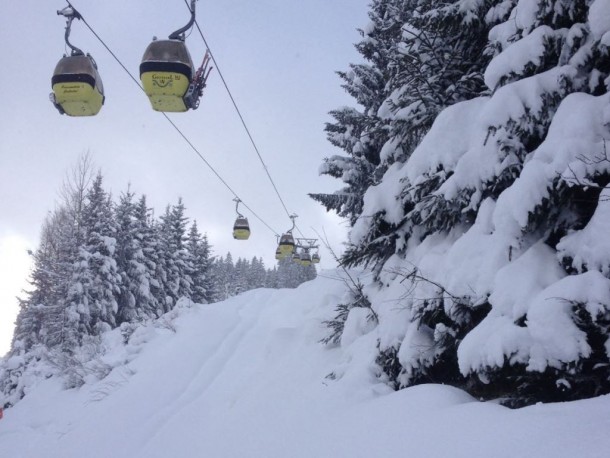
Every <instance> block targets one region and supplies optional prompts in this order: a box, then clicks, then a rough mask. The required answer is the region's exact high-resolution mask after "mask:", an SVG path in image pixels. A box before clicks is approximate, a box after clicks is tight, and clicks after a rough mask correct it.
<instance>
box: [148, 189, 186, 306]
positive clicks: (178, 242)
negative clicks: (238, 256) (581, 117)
mask: <svg viewBox="0 0 610 458" xmlns="http://www.w3.org/2000/svg"><path fill="white" fill-rule="evenodd" d="M184 212H185V207H184V204H183V202H182V199H179V200H178V204H176V205H174V206H172V207H170V206H169V205H168V206H167V208H166V209H165V214H164V215H163V216H161V222H160V224H158V225H157V236H158V239H159V244H158V248H159V272H158V277H157V278H158V280H159V282H160V284H161V291H162V293H163V295H164V297H163V298H160V299H161V300H160V302H161V303H162V304H164V312H168V311H170V310H171V309H172V308H173V307H174V305H176V302H177V301H178V299H180V298H181V297H183V296H184V297H189V298H190V297H191V294H192V290H191V288H192V282H193V281H192V278H191V277H190V273H191V272H192V270H193V265H192V262H191V259H190V255H189V252H188V250H187V248H186V242H187V233H186V227H187V224H188V218H187V217H186V216H185V215H184Z"/></svg>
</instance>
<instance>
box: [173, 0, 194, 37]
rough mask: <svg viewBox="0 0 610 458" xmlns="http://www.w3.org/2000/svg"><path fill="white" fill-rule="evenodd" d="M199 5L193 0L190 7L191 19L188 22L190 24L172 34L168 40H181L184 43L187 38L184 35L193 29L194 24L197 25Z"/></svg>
mask: <svg viewBox="0 0 610 458" xmlns="http://www.w3.org/2000/svg"><path fill="white" fill-rule="evenodd" d="M196 3H197V0H191V6H190V10H191V19H190V20H189V21H188V23H187V24H186V25H185V26H184V27H182V28H180V29H178V30H176V31H175V32H174V33H172V34H171V35H170V36H169V37H168V38H169V39H170V40H181V41H184V39H185V37H184V33H185V32H186V31H187V30H189V29H190V28H191V27H193V24H194V23H195V4H196Z"/></svg>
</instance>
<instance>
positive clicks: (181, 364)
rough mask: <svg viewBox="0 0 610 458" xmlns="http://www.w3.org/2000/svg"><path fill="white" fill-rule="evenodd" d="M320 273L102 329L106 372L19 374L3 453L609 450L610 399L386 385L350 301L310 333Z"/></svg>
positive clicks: (592, 453)
mask: <svg viewBox="0 0 610 458" xmlns="http://www.w3.org/2000/svg"><path fill="white" fill-rule="evenodd" d="M323 275H324V276H325V277H327V278H322V277H319V278H318V279H316V280H314V281H312V282H308V283H305V284H303V285H302V286H301V287H299V288H298V289H296V290H270V289H261V290H253V291H249V292H247V293H245V294H243V295H240V296H237V297H234V298H232V299H229V300H227V301H225V302H221V303H217V304H212V305H196V304H189V303H188V302H187V301H183V302H181V304H180V306H179V307H177V308H176V309H175V310H174V311H172V312H170V313H169V314H167V315H165V316H163V317H162V318H161V319H159V320H157V321H156V322H155V323H151V324H149V325H146V326H142V327H139V328H137V329H135V330H134V331H133V332H132V333H131V334H130V335H129V336H128V338H125V333H124V332H123V333H122V332H121V330H120V329H116V330H113V331H110V332H108V333H106V334H104V336H103V347H104V349H105V350H104V352H103V355H102V356H101V357H100V358H101V360H102V361H103V362H104V363H105V364H107V365H109V366H111V367H112V370H111V372H110V373H109V374H108V376H106V377H105V378H103V379H101V380H96V379H89V380H86V381H85V382H86V383H85V384H84V385H83V386H82V387H80V388H78V389H70V390H65V389H63V387H62V381H61V379H60V378H58V377H52V378H49V379H45V378H44V377H42V378H37V379H35V380H34V379H32V380H30V382H31V384H30V385H29V386H28V388H27V395H26V396H25V397H24V398H23V400H21V401H20V402H18V403H17V404H16V405H15V406H14V407H12V408H10V409H7V410H6V411H5V416H4V419H2V420H1V421H0V450H2V455H3V456H10V457H14V458H16V457H23V458H25V457H37V456H42V455H44V456H47V457H57V458H59V457H61V458H72V457H74V458H76V457H82V456H87V457H90V458H95V457H109V456H113V457H116V458H120V457H131V458H133V457H142V458H144V457H146V458H154V457H168V456H171V457H194V456H213V457H223V458H228V457H241V458H243V457H265V458H273V457H282V458H285V457H291V458H298V457H303V458H305V457H308V458H311V457H317V458H322V457H343V456H345V457H347V456H349V457H351V458H353V457H372V456H374V457H395V456H412V457H426V458H433V457H447V456H452V457H470V458H472V457H475V458H476V457H488V456H494V457H515V456H537V457H539V458H543V457H554V458H557V457H573V456H586V457H591V458H592V457H602V456H606V453H607V452H606V451H607V449H608V447H609V446H610V438H609V437H608V435H607V431H608V428H610V417H608V415H607V412H608V409H609V408H610V398H609V397H601V398H598V399H595V400H586V401H578V402H574V403H567V404H555V405H536V406H532V407H528V408H524V409H521V410H518V411H512V410H509V409H507V408H504V407H501V406H499V405H497V404H495V403H493V402H487V403H481V402H478V401H477V400H475V399H473V398H472V397H470V396H469V395H467V394H465V393H464V392H462V391H459V390H457V389H455V388H450V387H446V386H440V385H423V386H417V387H413V388H408V389H405V390H402V391H400V392H393V391H392V390H390V389H389V388H388V387H387V385H385V384H384V383H381V382H380V380H379V379H378V375H379V370H378V368H377V367H376V365H375V364H374V358H375V352H374V351H371V350H370V348H371V345H370V341H371V339H375V338H377V336H376V331H375V330H372V329H371V327H370V326H369V327H367V326H366V325H363V320H361V319H360V318H362V317H360V318H359V317H358V315H359V314H358V313H357V312H354V317H351V318H350V320H351V322H352V323H351V324H349V325H346V329H347V327H349V331H348V332H346V333H345V335H344V338H343V339H342V341H341V345H340V346H336V347H334V348H328V347H325V346H323V345H321V344H320V343H319V342H318V341H319V340H320V339H321V338H323V337H324V336H325V335H326V333H327V332H328V330H327V329H326V328H325V327H324V326H323V325H322V324H321V323H322V321H324V320H327V319H328V318H329V317H331V316H332V315H333V311H334V308H335V307H336V304H337V303H339V302H340V301H341V300H342V299H343V295H344V294H345V289H346V288H345V285H344V284H343V283H342V282H341V281H336V280H335V279H333V278H328V277H335V278H336V277H338V276H339V274H338V273H337V272H324V273H323ZM354 310H356V309H354ZM364 321H366V320H364Z"/></svg>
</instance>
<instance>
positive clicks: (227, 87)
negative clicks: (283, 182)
mask: <svg viewBox="0 0 610 458" xmlns="http://www.w3.org/2000/svg"><path fill="white" fill-rule="evenodd" d="M184 3H185V4H186V6H187V8H188V9H189V11H191V7H190V6H189V3H188V0H184ZM194 24H195V27H197V30H198V31H199V35H201V39H202V40H203V43H204V44H205V46H206V48H207V50H208V52H209V53H210V58H211V59H212V62H213V63H214V65H215V66H216V71H217V72H218V75H219V76H220V80H221V81H222V84H223V85H224V87H225V89H226V91H227V94H228V95H229V98H230V99H231V103H232V104H233V107H234V108H235V111H236V112H237V115H238V116H239V119H240V121H241V123H242V125H243V127H244V129H245V131H246V134H247V135H248V138H249V139H250V143H251V144H252V146H253V148H254V151H255V152H256V155H257V156H258V159H259V160H260V162H261V164H262V166H263V169H264V170H265V173H266V174H267V177H268V178H269V181H271V185H272V186H273V189H274V190H275V193H276V195H277V197H278V198H279V200H280V202H281V204H282V207H284V211H285V212H286V215H288V217H289V218H291V215H292V213H291V212H290V211H289V210H288V207H287V206H286V204H285V202H284V199H282V196H281V194H280V191H279V190H278V188H277V186H276V184H275V181H274V180H273V178H272V177H271V173H270V172H269V168H268V167H267V164H265V161H264V159H263V157H262V155H261V153H260V151H259V149H258V146H257V145H256V142H255V141H254V138H253V137H252V134H251V133H250V129H249V128H248V125H247V124H246V121H245V119H244V117H243V115H242V114H241V110H240V109H239V107H238V106H237V102H236V101H235V98H234V97H233V94H232V93H231V90H230V89H229V85H228V84H227V81H226V80H225V78H224V76H223V74H222V72H221V71H220V67H219V66H218V62H216V58H215V57H214V53H212V50H211V48H210V46H209V45H208V41H207V40H206V39H205V36H204V35H203V31H202V30H201V27H200V26H199V23H198V22H197V19H195V21H194ZM293 228H294V226H293ZM296 229H297V231H299V234H301V237H305V236H304V235H303V233H302V232H301V230H300V229H299V227H298V226H296Z"/></svg>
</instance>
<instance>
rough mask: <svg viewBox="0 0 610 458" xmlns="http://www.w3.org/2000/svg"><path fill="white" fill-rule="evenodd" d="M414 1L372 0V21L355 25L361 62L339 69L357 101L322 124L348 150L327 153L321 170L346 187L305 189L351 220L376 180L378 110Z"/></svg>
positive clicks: (382, 125)
mask: <svg viewBox="0 0 610 458" xmlns="http://www.w3.org/2000/svg"><path fill="white" fill-rule="evenodd" d="M415 3H416V1H413V0H412V1H398V0H375V1H373V2H372V3H371V7H370V8H371V9H370V12H369V18H370V20H371V22H370V23H369V25H368V26H367V27H366V28H365V29H363V30H359V32H360V34H361V35H362V37H363V39H362V41H361V42H360V43H358V44H357V45H356V49H357V50H358V52H359V53H360V54H361V55H362V56H363V57H364V59H365V60H366V63H364V64H352V65H350V70H349V71H347V72H338V74H339V76H340V78H341V79H342V80H343V88H344V89H345V90H346V91H347V92H348V93H349V94H350V95H351V96H352V97H354V99H355V100H356V102H357V103H358V104H359V105H360V107H359V108H358V109H356V108H350V107H344V108H340V109H336V110H333V111H331V112H330V115H331V116H332V117H333V118H334V122H333V123H327V124H326V129H325V130H326V134H327V138H328V140H329V142H330V143H331V144H332V145H333V146H336V147H337V148H340V149H342V150H343V151H344V152H345V153H346V154H347V156H340V155H333V156H331V157H329V158H326V159H325V161H324V164H323V165H322V166H321V168H320V173H321V174H323V175H329V176H331V177H333V178H338V179H340V180H341V181H343V182H344V183H345V185H346V186H345V187H344V188H343V189H341V190H339V191H336V192H334V193H333V194H310V196H311V197H312V198H313V199H314V200H316V201H318V202H320V203H321V204H322V205H324V206H325V207H326V209H327V210H329V211H330V210H334V211H336V212H337V214H338V215H339V216H342V217H345V218H347V219H348V220H349V221H350V223H351V224H354V223H355V222H356V220H357V218H358V217H359V216H360V215H361V213H362V203H363V202H362V198H363V196H364V193H365V192H366V190H367V188H368V187H369V186H371V185H372V184H376V183H377V182H378V181H379V178H380V176H381V173H380V171H379V170H377V169H378V167H379V165H380V152H381V149H382V147H383V145H384V144H385V143H386V142H387V141H388V139H389V131H388V128H389V126H388V122H387V120H385V119H382V118H381V117H380V116H379V115H378V111H379V109H380V108H381V106H382V105H383V103H384V101H385V100H386V99H387V97H388V96H389V95H390V93H391V91H392V87H391V81H392V80H393V77H394V76H395V75H396V74H397V73H398V71H399V68H400V66H401V63H402V61H401V60H400V59H397V58H396V52H397V48H398V44H399V43H400V41H401V36H402V31H401V26H402V24H403V22H404V21H403V19H404V17H405V15H406V14H407V12H408V11H409V10H410V9H411V8H412V7H413V4H415Z"/></svg>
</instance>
